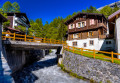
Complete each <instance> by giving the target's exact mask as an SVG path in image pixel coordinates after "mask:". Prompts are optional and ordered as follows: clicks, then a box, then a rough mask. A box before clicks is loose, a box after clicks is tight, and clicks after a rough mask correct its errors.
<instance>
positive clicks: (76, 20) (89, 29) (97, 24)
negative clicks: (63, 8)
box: [65, 13, 114, 50]
mask: <svg viewBox="0 0 120 83" xmlns="http://www.w3.org/2000/svg"><path fill="white" fill-rule="evenodd" d="M107 21H108V20H107V19H106V18H105V16H104V15H103V14H95V13H78V14H76V15H75V16H73V17H72V18H71V19H69V20H67V21H66V22H65V24H66V25H67V26H68V38H67V44H68V45H69V46H75V47H79V48H86V49H95V50H114V39H113V35H109V29H108V27H107V26H108V24H107V23H108V22H107Z"/></svg>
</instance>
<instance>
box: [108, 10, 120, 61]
mask: <svg viewBox="0 0 120 83" xmlns="http://www.w3.org/2000/svg"><path fill="white" fill-rule="evenodd" d="M108 20H109V30H110V31H109V32H110V33H109V34H111V35H114V40H115V52H117V53H120V10H118V11H116V12H115V13H113V14H112V15H110V16H109V17H108ZM118 58H119V59H120V56H118Z"/></svg>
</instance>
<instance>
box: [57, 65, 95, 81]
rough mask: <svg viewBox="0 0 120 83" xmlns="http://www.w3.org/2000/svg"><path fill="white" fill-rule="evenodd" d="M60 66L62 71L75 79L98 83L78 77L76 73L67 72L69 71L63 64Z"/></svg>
mask: <svg viewBox="0 0 120 83" xmlns="http://www.w3.org/2000/svg"><path fill="white" fill-rule="evenodd" d="M58 66H59V67H61V69H62V70H63V71H64V72H66V73H68V74H69V75H70V76H73V77H76V78H78V79H82V80H85V81H90V83H97V82H96V81H94V80H93V79H88V78H85V77H83V76H78V75H77V74H76V73H73V72H72V71H69V70H67V69H66V68H65V67H64V65H63V64H58Z"/></svg>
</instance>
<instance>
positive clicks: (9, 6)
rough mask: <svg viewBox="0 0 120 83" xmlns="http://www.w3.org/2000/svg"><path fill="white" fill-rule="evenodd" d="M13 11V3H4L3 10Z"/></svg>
mask: <svg viewBox="0 0 120 83" xmlns="http://www.w3.org/2000/svg"><path fill="white" fill-rule="evenodd" d="M11 11H12V3H11V2H9V1H7V2H5V3H4V4H3V12H4V13H7V12H11Z"/></svg>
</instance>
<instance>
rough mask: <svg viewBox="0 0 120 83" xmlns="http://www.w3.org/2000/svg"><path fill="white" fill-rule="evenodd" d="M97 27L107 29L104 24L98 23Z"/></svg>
mask: <svg viewBox="0 0 120 83" xmlns="http://www.w3.org/2000/svg"><path fill="white" fill-rule="evenodd" d="M98 27H105V28H106V29H107V26H106V25H105V24H104V23H98Z"/></svg>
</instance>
